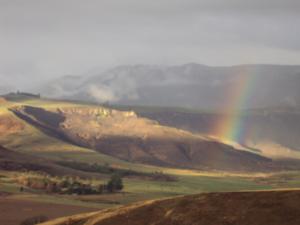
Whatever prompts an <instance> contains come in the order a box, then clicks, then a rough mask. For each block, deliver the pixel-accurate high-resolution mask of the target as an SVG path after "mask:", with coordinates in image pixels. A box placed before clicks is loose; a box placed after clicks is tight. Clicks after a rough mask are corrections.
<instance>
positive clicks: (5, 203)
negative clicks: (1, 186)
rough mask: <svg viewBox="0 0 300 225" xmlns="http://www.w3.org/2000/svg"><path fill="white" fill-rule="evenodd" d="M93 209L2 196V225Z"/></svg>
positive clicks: (0, 198)
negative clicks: (37, 217) (42, 216)
mask: <svg viewBox="0 0 300 225" xmlns="http://www.w3.org/2000/svg"><path fill="white" fill-rule="evenodd" d="M91 211H95V209H93V208H85V207H79V206H70V205H63V204H51V203H43V202H36V201H29V200H23V199H17V198H13V197H1V196H0V218H1V219H0V220H1V225H19V224H20V223H21V222H22V221H24V220H26V219H28V218H32V217H36V216H39V215H45V216H46V217H47V218H49V219H54V218H57V217H61V216H66V215H72V214H76V213H84V212H91Z"/></svg>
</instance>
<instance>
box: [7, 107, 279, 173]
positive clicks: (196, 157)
mask: <svg viewBox="0 0 300 225" xmlns="http://www.w3.org/2000/svg"><path fill="white" fill-rule="evenodd" d="M12 111H13V112H14V113H15V114H16V115H17V116H19V117H20V118H21V119H23V120H25V121H26V122H28V123H30V124H32V125H34V126H36V127H37V128H39V129H41V130H42V131H43V132H45V133H46V134H48V135H52V136H55V137H57V138H61V139H63V140H66V141H69V142H72V143H75V144H77V145H80V146H85V147H89V148H92V149H95V150H97V151H99V152H101V153H104V154H107V155H110V156H113V157H117V158H119V159H123V160H126V161H131V162H137V163H146V164H152V165H159V166H171V167H179V168H193V169H207V170H227V171H266V170H271V169H274V167H275V168H278V167H277V166H274V164H273V162H272V161H271V160H270V159H267V158H265V157H262V156H259V155H257V154H253V153H250V152H246V151H241V150H237V149H234V148H233V147H231V146H228V145H225V144H223V143H220V142H216V141H214V140H212V139H209V138H205V137H203V136H199V135H193V134H192V133H189V132H186V131H183V130H178V129H175V128H171V127H166V126H161V125H159V124H158V123H157V122H156V121H153V120H148V119H145V118H140V117H138V116H137V115H136V114H135V113H134V112H121V111H118V110H112V109H107V108H103V107H68V108H56V109H52V110H45V109H43V108H40V107H32V106H19V107H15V108H13V109H12Z"/></svg>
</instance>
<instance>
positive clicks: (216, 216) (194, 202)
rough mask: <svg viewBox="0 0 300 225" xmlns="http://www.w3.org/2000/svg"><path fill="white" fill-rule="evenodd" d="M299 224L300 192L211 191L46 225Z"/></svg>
mask: <svg viewBox="0 0 300 225" xmlns="http://www.w3.org/2000/svg"><path fill="white" fill-rule="evenodd" d="M65 224H68V225H75V224H76V225H77V224H81V225H111V224H114V225H124V224H130V225H141V224H143V225H150V224H151V225H154V224H155V225H237V224H238V225H266V224H270V225H298V224H300V191H265V192H235V193H233V192H232V193H209V194H200V195H192V196H184V197H178V198H173V199H165V200H159V201H149V202H145V203H137V204H133V205H129V206H125V207H120V208H117V209H108V210H103V211H100V212H98V213H91V214H86V215H84V214H82V215H77V216H72V217H67V218H62V219H57V220H55V221H50V222H46V223H43V225H65Z"/></svg>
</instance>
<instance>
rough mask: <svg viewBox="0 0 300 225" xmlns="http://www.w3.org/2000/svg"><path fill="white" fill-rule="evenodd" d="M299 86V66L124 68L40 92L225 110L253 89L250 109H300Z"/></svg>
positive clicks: (57, 83)
mask: <svg viewBox="0 0 300 225" xmlns="http://www.w3.org/2000/svg"><path fill="white" fill-rule="evenodd" d="M243 85H244V86H243ZM299 87H300V66H283V65H282V66H281V65H239V66H231V67H210V66H205V65H200V64H185V65H180V66H149V65H136V66H119V67H115V68H113V69H111V70H108V71H106V72H102V73H99V74H95V75H89V76H65V77H62V78H59V79H56V80H54V81H52V82H48V83H47V84H45V85H44V86H42V87H39V88H38V89H37V90H35V91H38V92H40V93H41V94H42V95H44V96H46V97H55V98H64V99H73V100H74V99H75V100H85V101H94V102H99V103H104V102H109V103H113V104H123V105H126V104H127V105H157V106H176V107H177V106H179V107H192V108H201V109H220V108H222V107H224V104H225V103H226V101H230V98H231V97H232V96H231V94H230V93H231V92H234V91H235V90H237V89H241V91H242V92H243V91H244V90H243V89H248V95H249V98H248V100H247V105H245V107H247V108H259V107H274V106H299V105H300V88H299ZM236 94H245V93H239V92H237V93H236ZM225 106H226V104H225Z"/></svg>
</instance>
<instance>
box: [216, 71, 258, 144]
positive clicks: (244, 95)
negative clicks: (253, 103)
mask: <svg viewBox="0 0 300 225" xmlns="http://www.w3.org/2000/svg"><path fill="white" fill-rule="evenodd" d="M256 70H257V69H255V67H249V66H245V67H244V66H243V67H240V68H239V71H238V73H237V76H235V77H234V80H233V81H232V82H233V85H229V86H230V90H228V91H227V93H228V95H227V96H225V97H224V106H223V112H224V114H223V116H222V117H221V118H220V119H218V120H217V122H216V124H215V125H214V126H213V132H212V133H213V134H214V136H216V137H218V138H221V139H222V140H223V141H234V142H237V143H243V142H244V141H245V140H244V139H245V137H246V136H247V132H248V131H247V128H246V127H245V124H244V121H243V120H242V113H241V109H246V108H247V104H248V103H249V101H250V100H251V97H252V93H253V91H254V90H255V83H256V74H257V73H256V72H257V71H256Z"/></svg>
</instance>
